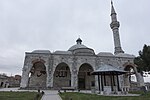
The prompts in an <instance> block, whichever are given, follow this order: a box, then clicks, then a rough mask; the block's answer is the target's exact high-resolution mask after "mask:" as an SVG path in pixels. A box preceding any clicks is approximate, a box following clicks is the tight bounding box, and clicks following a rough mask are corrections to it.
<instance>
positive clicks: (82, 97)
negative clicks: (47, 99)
mask: <svg viewBox="0 0 150 100" xmlns="http://www.w3.org/2000/svg"><path fill="white" fill-rule="evenodd" d="M59 95H60V96H61V98H62V100H150V92H148V93H147V94H144V95H141V96H137V97H125V96H124V97H121V96H100V95H96V94H85V93H77V92H66V93H62V94H59Z"/></svg>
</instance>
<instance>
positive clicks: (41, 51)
mask: <svg viewBox="0 0 150 100" xmlns="http://www.w3.org/2000/svg"><path fill="white" fill-rule="evenodd" d="M32 53H51V52H50V51H49V50H34V51H32Z"/></svg>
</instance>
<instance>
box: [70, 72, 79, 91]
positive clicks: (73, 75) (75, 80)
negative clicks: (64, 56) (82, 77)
mask: <svg viewBox="0 0 150 100" xmlns="http://www.w3.org/2000/svg"><path fill="white" fill-rule="evenodd" d="M71 86H72V87H75V88H76V89H77V88H78V75H77V70H76V69H73V70H72V72H71Z"/></svg>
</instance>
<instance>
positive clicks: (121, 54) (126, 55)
mask: <svg viewBox="0 0 150 100" xmlns="http://www.w3.org/2000/svg"><path fill="white" fill-rule="evenodd" d="M116 56H117V57H128V58H135V56H134V55H131V54H126V53H119V54H116Z"/></svg>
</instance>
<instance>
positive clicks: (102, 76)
mask: <svg viewBox="0 0 150 100" xmlns="http://www.w3.org/2000/svg"><path fill="white" fill-rule="evenodd" d="M101 87H102V91H104V86H103V74H101Z"/></svg>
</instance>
